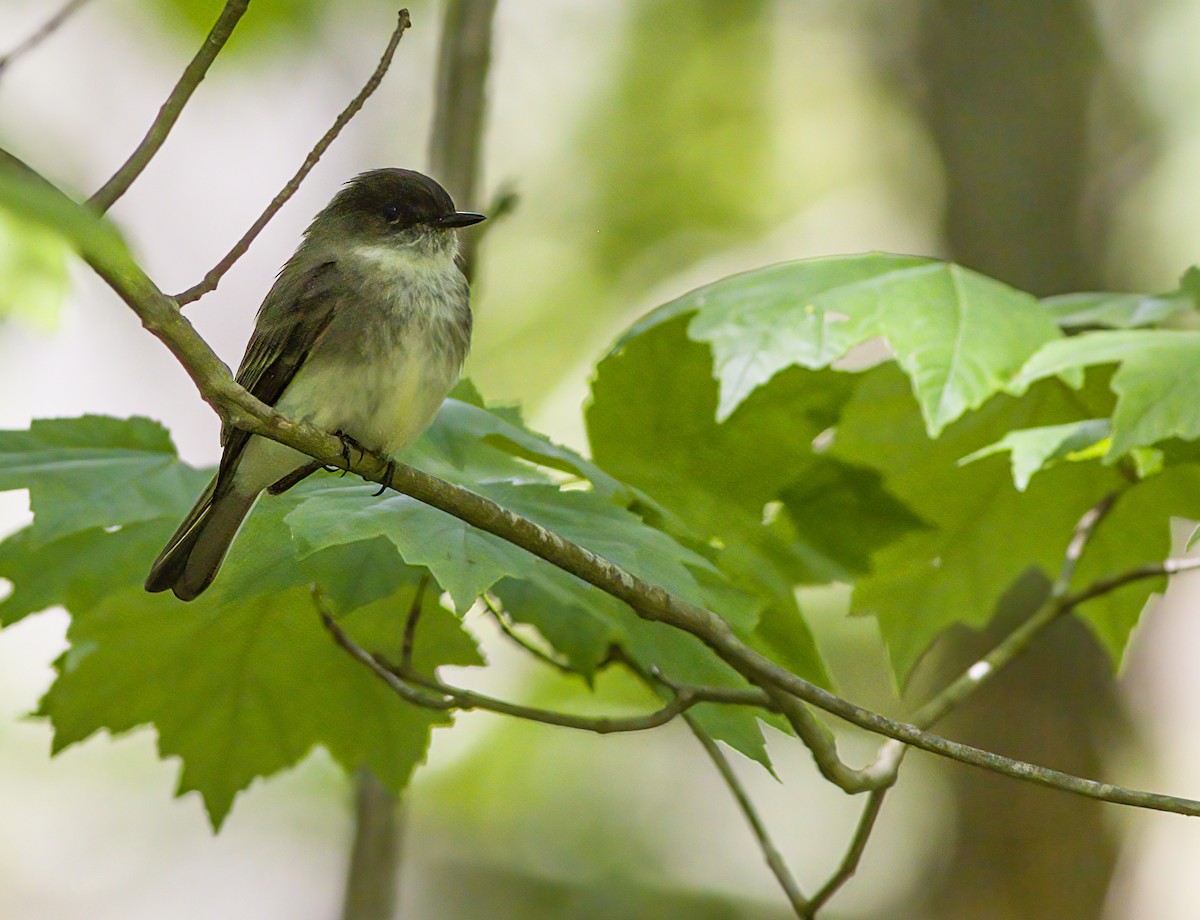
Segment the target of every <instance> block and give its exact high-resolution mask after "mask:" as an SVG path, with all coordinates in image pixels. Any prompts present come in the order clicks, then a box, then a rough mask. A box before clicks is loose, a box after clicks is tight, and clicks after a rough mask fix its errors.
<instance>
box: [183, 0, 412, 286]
mask: <svg viewBox="0 0 1200 920" xmlns="http://www.w3.org/2000/svg"><path fill="white" fill-rule="evenodd" d="M411 24H412V22H411V20H410V19H409V18H408V10H401V11H400V13H399V17H398V21H397V23H396V29H395V31H394V32H392V37H391V39H390V40H389V41H388V44H387V48H385V49H384V52H383V56H382V57H381V58H380V59H379V64H378V65H376V67H375V72H374V73H372V74H371V76H370V78H369V79H368V80H367V82H366V83H365V84H363V88H362V89H361V90H359V92H358V95H357V96H355V97H354V98H353V99H352V100H350V104H349V105H347V106H346V108H345V109H343V110H342V113H341V114H340V115H338V117H337V119H336V120H335V121H334V122H333V125H332V127H330V129H329V130H328V131H326V132H325V134H324V135H323V136H322V137H321V139H320V140H319V141H317V143H316V145H315V146H314V147H313V149H312V150H310V151H309V153H308V156H306V157H305V158H304V162H303V163H301V164H300V168H299V169H298V170H296V174H295V175H294V176H292V178H291V179H289V180H288V181H287V184H286V185H284V187H283V188H282V189H280V191H279V194H278V195H276V196H275V197H274V198H272V199H271V203H270V204H269V205H267V207H266V209H265V210H264V211H263V212H262V214H260V215H259V216H258V219H257V220H256V221H255V222H254V223H253V224H251V225H250V229H249V230H247V231H246V232H245V234H243V236H242V238H241V239H240V240H238V241H237V242H236V243H235V244H234V246H233V248H232V249H230V250H229V252H228V253H226V254H225V257H224V258H223V259H221V261H220V262H218V263H217V264H216V265H214V266H213V267H212V268H211V269H209V271H208V273H207V274H206V275H205V276H204V278H203V280H201V281H200V282H199V283H198V284H194V285H193V286H192V287H190V288H188V289H187V290H186V291H184V292H183V293H182V294H179V295H178V296H176V297H175V298H174V299H175V302H176V303H178V304H179V305H180V306H184V305H186V304H189V303H191V302H192V301H194V300H198V299H199V298H201V297H203V296H204V295H205V294H207V293H208V292H209V291H213V290H215V289H216V287H217V285H218V284H219V283H220V281H221V278H223V277H224V276H225V273H226V272H227V271H229V269H231V268H233V266H234V264H235V263H236V262H237V260H238V259H240V258H241V257H242V256H243V255H245V253H246V250H247V249H249V248H250V244H251V243H253V242H254V240H255V238H256V237H257V236H258V235H259V234H260V233H261V232H262V230H263V228H264V227H265V226H266V225H267V224H268V223H270V221H271V218H273V217H274V216H275V214H276V213H277V212H278V211H279V209H280V208H282V207H283V206H284V204H286V203H287V200H288V199H289V198H291V197H292V195H294V194H296V190H297V189H298V188H300V183H302V182H303V181H304V178H305V177H306V176H307V175H308V174H309V173H310V172H311V171H312V168H313V167H314V166H316V165H317V162H318V161H319V160H320V159H321V157H322V156H323V155H324V153H325V151H326V150H328V149H329V145H330V144H332V143H333V142H334V140H335V139H336V138H337V136H338V135H339V134H341V132H342V129H343V128H344V127H346V125H347V124H348V123H349V121H350V119H351V118H353V117H354V116H355V115H356V114H358V110H359V109H361V108H362V107H363V103H365V102H366V101H367V99H368V98H369V97H370V95H371V94H372V93H373V92H375V90H376V88H378V86H379V84H380V83H381V82H382V81H383V76H384V74H386V73H387V71H388V68H389V67H390V66H391V64H392V57H393V56H394V55H395V53H396V46H397V45H399V44H400V39H401V38H402V37H403V36H404V31H405V30H406V29H407V28H408V27H409V26H410V25H411Z"/></svg>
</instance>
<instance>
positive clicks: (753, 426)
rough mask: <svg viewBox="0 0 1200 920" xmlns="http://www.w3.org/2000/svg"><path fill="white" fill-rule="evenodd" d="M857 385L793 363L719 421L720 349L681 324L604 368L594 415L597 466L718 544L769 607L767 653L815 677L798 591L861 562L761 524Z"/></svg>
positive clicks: (724, 561) (631, 340)
mask: <svg viewBox="0 0 1200 920" xmlns="http://www.w3.org/2000/svg"><path fill="white" fill-rule="evenodd" d="M853 384H854V379H853V378H852V377H851V376H850V375H847V374H838V373H835V372H832V371H822V372H817V373H814V372H810V371H804V370H801V369H799V368H792V369H791V370H788V371H785V372H783V373H781V374H779V375H778V376H777V377H776V378H775V379H774V380H772V382H771V384H770V385H769V386H765V387H761V388H760V389H759V390H758V391H756V392H755V393H754V394H752V395H751V396H750V397H749V398H748V399H747V400H746V402H745V403H744V404H743V405H742V406H740V407H739V408H738V410H737V411H736V412H735V413H734V414H733V415H732V416H730V417H729V418H728V419H727V420H725V421H724V422H721V423H718V422H717V420H716V408H717V399H718V394H717V384H716V382H715V381H714V380H713V377H712V356H711V352H710V350H709V349H708V348H707V347H705V346H704V345H703V344H700V343H697V342H694V341H691V340H690V339H689V338H688V337H687V334H686V318H684V317H677V318H676V319H674V320H669V321H664V322H660V323H656V324H649V325H647V326H643V327H642V331H641V332H640V334H638V335H636V336H633V337H626V338H625V340H624V342H623V344H622V346H621V347H620V348H619V349H618V350H616V351H614V352H613V353H612V354H610V355H609V356H608V357H607V358H605V359H604V361H602V362H601V364H600V366H599V368H598V371H597V376H596V380H595V382H594V383H593V386H592V400H591V405H590V406H589V408H588V411H587V423H588V437H589V440H590V441H591V445H592V450H593V453H594V455H595V457H596V461H597V462H598V463H599V464H600V465H601V466H602V467H604V468H605V469H607V470H610V471H611V472H612V473H613V474H614V475H616V476H617V477H619V478H620V479H621V480H622V481H624V482H628V483H630V484H632V485H634V486H637V487H638V488H639V489H642V490H644V491H645V492H646V493H647V494H649V495H650V497H651V498H653V499H654V500H655V501H657V502H658V503H660V504H661V505H662V506H664V507H665V508H667V509H668V510H669V511H670V512H672V513H673V514H674V515H676V516H678V517H679V518H680V519H682V521H683V522H684V523H685V524H686V525H687V526H688V527H689V528H690V529H691V530H693V531H694V532H695V533H697V534H699V535H701V536H702V537H703V538H705V539H706V540H708V541H710V543H711V544H712V545H713V546H714V547H715V548H718V556H717V558H718V564H719V565H720V566H721V568H722V570H723V571H724V572H726V574H727V575H729V576H730V578H731V579H732V580H733V581H734V583H735V584H736V585H738V586H739V587H741V588H743V589H745V590H747V591H751V592H753V593H754V594H757V595H758V596H759V597H760V598H761V599H762V601H763V603H764V604H765V606H764V609H763V613H762V614H761V620H760V627H759V632H758V636H757V638H758V640H759V641H760V642H761V643H762V648H763V651H766V652H768V653H769V654H771V655H772V656H773V657H775V658H776V659H777V660H779V661H780V662H781V663H783V664H785V665H787V666H788V667H791V668H793V669H794V670H796V671H797V672H798V673H801V674H803V675H804V676H806V677H808V678H810V679H813V680H817V681H823V680H825V673H824V669H823V668H822V666H821V663H820V657H819V655H818V654H817V651H816V647H815V645H814V644H813V642H812V637H811V634H810V633H809V631H808V629H807V627H806V626H805V625H804V622H803V619H802V618H801V617H800V616H799V614H798V612H797V611H796V609H795V597H794V588H795V585H796V584H797V583H799V582H820V581H825V580H827V579H828V578H829V577H831V574H830V573H831V571H833V570H836V571H837V572H845V571H847V570H848V567H852V565H853V563H852V561H849V560H848V559H847V558H846V555H845V554H843V556H841V557H839V556H838V554H837V552H836V551H833V550H831V548H830V547H829V546H827V545H825V546H819V545H817V541H814V542H812V543H809V542H806V541H805V537H804V534H803V533H799V534H796V533H786V532H785V528H784V526H783V524H782V523H780V524H779V525H776V526H766V525H764V512H765V511H766V510H767V506H768V505H769V503H771V502H775V501H778V500H779V499H780V498H781V497H782V494H783V492H784V490H786V489H787V488H788V487H790V486H792V485H793V484H794V483H796V482H798V481H802V479H803V475H804V474H805V473H806V472H807V471H808V470H809V469H810V468H811V466H812V464H813V462H814V454H813V448H812V443H813V440H814V438H816V436H817V435H818V434H820V432H822V431H823V430H825V429H826V428H828V427H829V426H830V425H832V424H833V423H834V422H835V421H836V419H837V413H838V409H839V407H840V405H841V404H842V403H843V402H844V401H845V399H846V398H847V395H848V394H849V392H850V389H851V388H852V386H853ZM841 485H842V486H843V487H846V488H849V485H848V484H847V483H842V484H841ZM859 539H862V540H866V541H868V542H869V541H870V540H871V539H872V537H871V534H870V533H869V532H866V531H864V534H863V536H862V537H861V538H858V537H856V542H857V541H858V540H859ZM874 545H877V544H874ZM849 555H854V556H855V558H857V557H858V556H859V555H861V554H860V553H859V551H858V550H857V549H856V550H854V551H852V552H851V553H849ZM842 563H846V565H842ZM831 567H832V568H831ZM834 577H836V576H834ZM768 635H769V636H771V637H772V640H773V641H771V642H767V641H766V640H767V636H768Z"/></svg>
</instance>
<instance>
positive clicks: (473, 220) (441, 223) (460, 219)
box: [433, 211, 487, 227]
mask: <svg viewBox="0 0 1200 920" xmlns="http://www.w3.org/2000/svg"><path fill="white" fill-rule="evenodd" d="M481 220H487V217H486V215H483V214H476V213H475V212H474V211H455V212H454V213H453V214H447V215H445V216H444V217H439V218H438V219H437V220H435V221H434V222H433V225H434V226H435V227H469V226H471V224H477V223H479V222H480V221H481Z"/></svg>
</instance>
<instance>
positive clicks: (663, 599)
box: [0, 157, 1200, 815]
mask: <svg viewBox="0 0 1200 920" xmlns="http://www.w3.org/2000/svg"><path fill="white" fill-rule="evenodd" d="M4 159H5V158H4V157H0V162H2V161H3V160H4ZM8 159H11V158H8ZM41 181H42V182H43V183H44V184H46V185H47V186H48V185H49V183H45V180H41ZM59 198H60V199H61V202H63V203H65V204H71V203H70V200H69V199H67V198H66V196H62V195H61V193H59ZM74 207H75V208H76V209H78V207H79V206H78V205H75V206H74ZM82 219H83V218H81V220H82ZM108 239H109V238H108V237H105V238H104V240H103V242H104V243H105V245H99V244H95V243H94V242H93V240H92V239H91V238H90V237H88V236H86V235H79V236H74V237H72V242H73V243H75V245H77V247H78V248H79V251H80V253H81V255H83V257H84V259H85V260H86V261H87V262H88V264H89V265H91V266H92V267H93V269H94V270H95V271H96V272H97V274H99V275H100V277H101V278H103V279H104V281H105V282H106V283H107V284H108V285H109V286H110V287H111V288H112V289H113V290H114V291H115V292H116V293H117V294H118V295H119V296H120V297H121V299H122V300H124V301H125V302H126V303H127V304H128V305H129V306H130V308H131V309H132V310H134V312H135V313H137V315H138V316H139V317H140V318H141V320H142V324H143V325H144V326H145V327H146V329H147V330H149V331H150V332H151V334H153V335H154V336H155V337H156V338H158V339H159V340H160V341H162V342H163V343H164V344H165V345H166V346H167V348H169V349H170V351H171V352H172V354H174V355H175V356H176V357H177V358H178V359H179V361H180V363H181V364H182V365H183V367H184V369H185V370H186V371H187V373H188V374H189V376H190V377H191V378H192V380H193V381H194V382H195V383H196V386H197V388H198V389H199V391H200V394H201V396H202V397H203V398H204V399H205V401H206V402H208V403H209V404H210V405H212V406H213V407H214V408H215V409H216V410H217V412H218V414H219V415H220V416H221V418H222V420H223V421H226V422H227V423H228V424H231V425H233V426H235V427H237V428H241V429H243V430H245V431H249V432H251V433H252V434H259V435H263V436H264V437H267V438H270V439H271V440H273V441H278V442H279V443H281V444H283V445H285V446H287V447H292V448H295V449H296V450H299V451H301V452H302V453H305V454H307V455H308V456H310V457H312V458H313V459H314V460H318V461H320V462H322V463H324V464H327V465H329V466H336V467H337V468H339V469H345V470H348V471H350V472H352V473H355V474H356V475H358V476H362V477H363V478H364V479H368V480H370V481H372V482H377V483H380V484H381V485H386V486H388V487H389V488H392V489H394V490H396V491H397V492H400V493H402V494H404V495H407V496H409V497H411V498H413V499H416V500H417V501H420V502H423V503H425V504H427V505H430V506H432V507H434V508H438V509H439V510H441V511H444V512H446V513H447V514H450V515H452V516H453V517H456V518H458V519H459V520H461V521H464V522H465V523H467V524H470V525H471V526H473V527H476V528H478V529H480V530H483V531H485V532H487V533H490V534H493V535H494V536H497V537H499V538H500V539H502V540H505V541H507V542H508V543H511V544H512V545H514V546H518V547H520V548H522V549H524V550H526V551H527V552H529V553H531V554H533V555H535V556H537V557H538V558H540V559H544V560H545V561H547V562H549V563H550V564H551V565H554V566H556V567H557V568H560V569H562V570H563V571H565V572H567V573H569V574H572V575H575V576H576V577H578V578H580V579H581V580H583V581H584V582H586V583H588V584H590V585H593V586H594V587H597V588H599V589H600V590H602V591H604V592H605V593H607V594H609V595H611V596H612V597H614V598H616V599H617V600H621V601H624V602H625V603H626V604H628V605H629V606H630V608H631V609H632V610H633V611H634V612H635V613H636V614H637V615H638V616H640V617H641V618H642V619H645V620H648V621H650V622H656V623H664V624H666V625H668V626H673V627H675V628H676V629H680V630H682V631H683V632H687V633H689V634H691V635H693V636H695V637H696V638H698V639H699V640H700V641H701V642H703V643H704V644H705V645H707V646H708V647H709V648H710V649H712V650H713V651H714V652H715V653H716V654H717V656H718V657H720V658H721V659H722V660H723V661H725V662H727V663H728V664H729V665H731V666H732V667H733V668H734V669H735V670H737V671H738V672H739V673H741V674H742V676H743V677H745V678H746V679H747V680H749V681H750V682H751V683H753V684H755V685H756V686H759V687H764V688H765V687H772V688H775V689H778V690H782V691H784V692H785V693H788V694H791V695H792V696H795V697H797V698H798V699H800V700H802V701H804V702H806V703H809V704H810V705H813V706H816V707H817V708H818V709H823V710H824V711H825V712H828V713H831V714H832V715H835V716H837V717H838V718H840V719H844V720H845V721H847V722H850V723H851V724H854V725H857V726H859V727H860V728H865V729H866V730H867V731H870V732H874V733H875V734H879V735H884V736H886V737H889V738H893V739H895V740H897V741H901V742H904V743H905V744H909V745H912V746H913V747H917V748H921V749H922V750H925V751H929V752H931V753H934V754H939V755H941V756H943V757H946V758H949V759H951V760H957V761H958V762H960V763H965V764H969V765H971V766H976V767H982V768H984V769H987V770H991V771H992V772H994V773H999V774H1002V775H1004V776H1010V777H1013V778H1014V779H1020V780H1024V781H1026V782H1031V783H1035V784H1037V785H1041V786H1046V787H1049V788H1053V789H1059V790H1061V791H1064V792H1071V793H1074V794H1076V795H1082V796H1085V797H1087V798H1093V799H1098V800H1100V801H1106V802H1114V803H1117V804H1122V805H1132V806H1136V807H1140V808H1149V809H1154V810H1157V811H1169V812H1175V813H1178V814H1185V815H1200V802H1198V801H1195V800H1192V799H1184V798H1179V797H1175V796H1169V795H1160V794H1157V793H1150V792H1142V791H1138V790H1133V789H1127V788H1124V787H1121V786H1115V785H1112V784H1109V783H1098V782H1095V781H1093V780H1088V779H1083V778H1081V777H1078V776H1072V775H1070V774H1067V773H1062V772H1059V771H1057V770H1049V769H1046V768H1045V767H1039V766H1035V765H1034V764H1029V763H1024V762H1022V761H1019V760H1012V759H1010V758H1007V757H1001V756H1000V755H998V754H993V753H991V752H989V751H983V750H980V749H979V748H974V747H971V746H969V745H964V744H959V743H957V742H954V741H950V740H948V739H946V738H943V737H941V736H939V735H935V734H932V733H931V732H927V731H924V730H922V729H921V728H919V727H917V726H916V725H911V724H907V723H904V722H897V721H895V720H894V719H889V718H887V717H886V716H883V715H880V714H879V713H876V712H872V711H871V710H869V709H864V708H863V707H861V706H857V705H855V704H854V703H851V702H850V701H848V700H845V699H842V698H841V697H839V696H836V695H834V694H832V693H830V692H829V691H827V690H825V689H823V688H821V687H818V686H816V685H815V684H812V683H809V682H808V681H806V680H803V679H802V678H800V677H797V676H796V675H795V674H792V673H791V672H790V671H787V670H786V669H784V668H781V667H780V666H779V665H777V664H775V662H773V661H771V660H770V659H769V658H766V657H764V656H763V655H761V654H759V653H758V652H756V651H754V650H753V649H751V648H750V647H749V646H747V645H746V644H745V643H743V642H742V641H741V640H740V639H738V638H737V636H735V635H734V633H733V631H732V630H731V629H730V627H729V624H728V623H726V622H725V621H724V620H723V619H721V617H719V616H717V615H716V614H715V613H713V612H712V611H709V610H705V609H704V608H702V607H698V606H696V605H694V604H691V603H689V602H687V601H685V600H683V599H682V598H679V597H675V596H674V595H672V594H670V593H668V592H667V591H666V590H665V589H663V588H662V587H660V586H658V585H652V584H649V583H648V582H645V581H643V580H642V579H640V578H638V577H636V576H635V575H632V574H631V573H629V572H627V571H625V570H624V569H622V568H621V567H620V566H617V565H615V564H614V563H612V562H610V561H608V560H607V559H604V558H602V557H600V556H597V555H596V554H595V553H592V552H591V551H589V550H586V549H584V548H583V547H581V546H579V545H577V544H575V543H572V542H570V541H569V540H565V539H563V538H562V537H560V536H558V535H557V534H554V533H552V532H550V531H548V530H546V529H545V528H544V527H542V526H541V525H539V524H536V523H534V522H533V521H531V520H529V519H528V518H524V517H521V516H520V515H518V514H514V513H513V512H511V511H507V510H505V509H504V508H501V507H500V506H499V505H497V504H496V503H495V502H493V501H490V500H488V499H486V498H483V497H482V496H479V495H476V494H475V493H473V492H470V491H468V490H466V489H463V488H461V487H459V486H455V485H453V484H451V483H449V482H445V481H444V480H441V479H438V478H437V477H435V476H431V475H429V474H428V473H423V472H421V471H420V470H417V469H414V468H413V467H410V466H407V465H405V464H400V463H396V462H394V461H391V460H389V459H387V458H384V457H379V456H375V455H372V454H370V453H363V454H361V455H360V456H358V457H357V458H349V459H348V458H346V457H344V456H343V453H342V441H341V439H340V438H338V437H337V435H335V434H332V433H331V432H327V431H322V430H321V429H319V428H317V427H316V426H314V425H312V424H310V423H308V422H303V421H296V420H292V419H289V418H287V417H285V416H283V415H281V414H280V413H278V412H276V411H275V410H274V409H273V408H271V407H270V406H267V405H265V404H264V403H262V402H261V401H259V400H258V399H255V398H254V396H252V395H251V394H250V393H248V392H247V391H246V390H245V389H243V388H242V387H240V386H238V384H237V383H236V382H235V381H234V379H233V376H232V374H231V373H230V371H229V368H227V367H226V366H225V365H224V364H223V363H221V361H220V359H218V358H217V356H216V355H215V354H214V353H213V351H212V349H211V348H210V347H209V345H208V343H207V342H205V341H204V339H202V338H201V337H200V335H199V334H198V333H197V332H196V330H195V328H194V327H193V326H192V325H191V323H189V322H188V321H187V320H186V319H185V318H184V317H183V315H182V314H181V313H180V312H179V309H178V306H177V305H176V303H175V301H174V300H172V299H171V298H169V297H167V296H166V295H164V294H163V293H162V291H160V290H159V289H158V287H157V286H156V285H155V284H154V282H153V281H151V280H150V279H149V278H148V277H147V276H146V274H145V273H144V272H143V271H142V269H141V268H140V266H138V265H137V263H136V262H134V261H133V259H132V257H130V256H129V254H128V252H127V251H126V250H124V249H123V248H121V247H118V246H115V245H110V244H108ZM1167 568H1173V569H1175V570H1177V571H1178V570H1182V565H1181V564H1179V563H1175V564H1173V565H1172V566H1169V567H1167ZM1156 574H1157V573H1156ZM1138 577H1150V576H1149V575H1145V574H1139V575H1138Z"/></svg>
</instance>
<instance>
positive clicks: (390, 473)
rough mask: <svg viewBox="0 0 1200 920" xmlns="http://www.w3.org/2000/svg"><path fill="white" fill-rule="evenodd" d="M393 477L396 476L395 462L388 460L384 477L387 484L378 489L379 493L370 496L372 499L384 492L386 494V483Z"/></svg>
mask: <svg viewBox="0 0 1200 920" xmlns="http://www.w3.org/2000/svg"><path fill="white" fill-rule="evenodd" d="M394 475H396V461H395V460H389V461H388V464H387V476H386V477H385V478H386V479H387V482H385V483H384V484H383V485H381V486H380V487H379V491H378V492H376V493H375V494H374V495H373V496H372V498H378V497H379V496H380V495H382V494H383V493H384V492H386V491H387V490H388V482H391V481H392V477H393V476H394Z"/></svg>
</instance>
